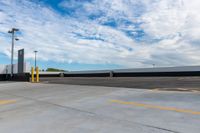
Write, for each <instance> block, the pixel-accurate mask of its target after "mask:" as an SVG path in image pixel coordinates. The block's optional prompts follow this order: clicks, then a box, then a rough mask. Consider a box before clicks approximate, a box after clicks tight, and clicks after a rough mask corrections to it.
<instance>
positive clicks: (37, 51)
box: [34, 50, 38, 70]
mask: <svg viewBox="0 0 200 133" xmlns="http://www.w3.org/2000/svg"><path fill="white" fill-rule="evenodd" d="M37 52H38V51H36V50H35V51H34V53H35V70H36V67H37Z"/></svg>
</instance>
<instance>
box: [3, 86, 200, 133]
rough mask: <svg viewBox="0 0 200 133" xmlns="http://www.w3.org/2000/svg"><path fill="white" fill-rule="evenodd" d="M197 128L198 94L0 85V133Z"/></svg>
mask: <svg viewBox="0 0 200 133" xmlns="http://www.w3.org/2000/svg"><path fill="white" fill-rule="evenodd" d="M188 90H190V88H188ZM199 125H200V92H199V91H198V90H193V91H187V90H185V91H177V90H176V91H174V90H162V89H156V88H151V89H149V88H146V89H145V88H143V89H138V88H123V87H100V86H92V85H90V86H82V85H68V84H53V83H52V84H48V83H27V82H0V132H1V133H36V132H37V133H80V132H81V133H94V132H95V133H96V132H98V133H102V132H103V133H111V132H113V133H199V131H200V126H199Z"/></svg>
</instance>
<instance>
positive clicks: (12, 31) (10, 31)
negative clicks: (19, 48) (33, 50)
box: [8, 28, 19, 78]
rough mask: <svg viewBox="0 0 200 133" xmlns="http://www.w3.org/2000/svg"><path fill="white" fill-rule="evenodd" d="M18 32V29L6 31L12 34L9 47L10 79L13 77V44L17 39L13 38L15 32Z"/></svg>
mask: <svg viewBox="0 0 200 133" xmlns="http://www.w3.org/2000/svg"><path fill="white" fill-rule="evenodd" d="M16 31H19V29H16V28H12V29H11V30H9V31H8V33H10V34H12V46H11V78H12V77H13V57H14V43H15V40H16V41H18V40H19V39H17V38H15V32H16Z"/></svg>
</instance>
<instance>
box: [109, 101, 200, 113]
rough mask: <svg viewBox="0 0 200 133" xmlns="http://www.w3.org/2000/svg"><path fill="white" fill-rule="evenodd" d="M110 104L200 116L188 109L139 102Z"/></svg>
mask: <svg viewBox="0 0 200 133" xmlns="http://www.w3.org/2000/svg"><path fill="white" fill-rule="evenodd" d="M110 102H112V103H118V104H125V105H134V106H138V107H145V108H151V109H159V110H167V111H175V112H179V113H188V114H193V115H200V112H198V111H193V110H187V109H178V108H174V107H164V106H158V105H151V104H143V103H137V102H125V101H120V100H111V101H110Z"/></svg>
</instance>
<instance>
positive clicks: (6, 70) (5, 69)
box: [0, 63, 30, 74]
mask: <svg viewBox="0 0 200 133" xmlns="http://www.w3.org/2000/svg"><path fill="white" fill-rule="evenodd" d="M24 72H25V73H27V72H30V65H29V64H28V63H24ZM10 73H11V65H4V64H0V74H10ZM13 73H15V74H17V73H18V65H17V64H14V65H13Z"/></svg>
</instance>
